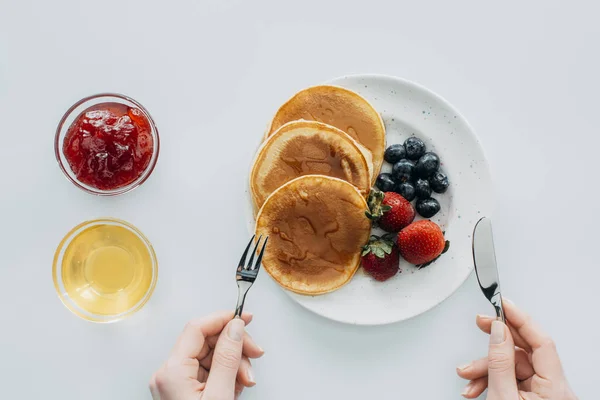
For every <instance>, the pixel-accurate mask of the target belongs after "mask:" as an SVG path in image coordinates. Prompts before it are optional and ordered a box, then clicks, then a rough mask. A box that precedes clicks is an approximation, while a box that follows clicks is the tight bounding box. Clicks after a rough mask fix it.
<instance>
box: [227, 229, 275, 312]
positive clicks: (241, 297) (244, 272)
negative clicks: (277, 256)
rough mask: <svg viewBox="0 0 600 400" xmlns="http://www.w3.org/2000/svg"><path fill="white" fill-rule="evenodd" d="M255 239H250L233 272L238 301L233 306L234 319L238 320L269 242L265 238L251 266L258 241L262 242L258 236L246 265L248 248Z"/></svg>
mask: <svg viewBox="0 0 600 400" xmlns="http://www.w3.org/2000/svg"><path fill="white" fill-rule="evenodd" d="M255 237H256V235H253V236H252V239H250V243H248V246H246V250H245V251H244V254H242V258H241V260H240V264H239V265H238V267H237V270H236V272H235V280H236V281H237V285H238V299H237V305H236V306H235V316H234V318H239V317H240V316H241V315H242V310H243V309H244V301H246V294H247V293H248V290H250V288H251V287H252V284H253V283H254V281H255V280H256V276H257V275H258V271H259V270H260V262H261V261H262V258H263V254H264V253H265V248H266V247H267V242H268V241H269V237H268V236H267V238H266V239H265V242H264V244H263V246H262V249H261V250H260V254H259V255H258V259H257V260H256V263H255V264H254V265H253V262H254V256H255V255H256V249H258V246H259V245H260V241H261V240H262V235H260V237H259V238H258V241H257V242H256V245H255V246H254V249H253V250H252V255H251V256H250V260H249V261H248V264H246V256H247V255H248V250H250V246H251V245H252V242H253V241H254V238H255Z"/></svg>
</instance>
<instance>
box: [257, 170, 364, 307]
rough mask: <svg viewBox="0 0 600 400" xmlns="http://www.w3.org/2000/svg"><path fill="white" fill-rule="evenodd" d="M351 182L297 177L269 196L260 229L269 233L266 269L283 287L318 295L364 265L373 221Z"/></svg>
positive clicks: (262, 210)
mask: <svg viewBox="0 0 600 400" xmlns="http://www.w3.org/2000/svg"><path fill="white" fill-rule="evenodd" d="M366 208H367V203H366V201H365V199H364V197H363V196H362V195H361V193H360V192H359V191H358V189H356V187H355V186H353V185H351V184H350V183H348V182H346V181H344V180H341V179H338V178H332V177H328V176H324V175H305V176H302V177H299V178H296V179H294V180H292V181H290V182H288V183H286V184H285V185H283V186H282V187H280V188H279V189H277V190H276V191H274V192H273V193H272V194H271V196H269V197H268V198H267V200H266V201H265V204H264V205H263V207H262V208H261V210H260V211H259V213H258V216H257V218H256V234H257V235H265V236H266V235H268V236H269V245H268V246H267V249H266V250H265V255H264V258H263V260H262V264H263V267H264V268H265V270H266V271H267V272H268V273H269V274H270V275H271V276H272V277H273V278H274V279H275V280H276V281H277V282H278V283H279V284H280V285H281V286H283V287H284V288H286V289H288V290H291V291H293V292H296V293H300V294H307V295H317V294H323V293H328V292H331V291H333V290H336V289H339V288H340V287H342V286H343V285H344V284H346V283H347V282H348V281H349V280H350V279H351V278H352V276H353V275H354V273H355V272H356V270H357V269H358V267H359V265H360V253H361V248H362V246H363V245H364V244H365V243H366V242H367V241H368V240H369V235H370V233H371V223H370V221H369V219H368V218H367V217H366V216H365V210H366Z"/></svg>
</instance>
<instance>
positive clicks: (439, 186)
mask: <svg viewBox="0 0 600 400" xmlns="http://www.w3.org/2000/svg"><path fill="white" fill-rule="evenodd" d="M429 186H431V189H433V191H434V192H436V193H444V192H445V191H446V190H448V186H450V182H448V177H447V176H446V174H444V173H443V172H440V171H438V172H436V173H434V174H433V175H432V176H431V177H430V178H429Z"/></svg>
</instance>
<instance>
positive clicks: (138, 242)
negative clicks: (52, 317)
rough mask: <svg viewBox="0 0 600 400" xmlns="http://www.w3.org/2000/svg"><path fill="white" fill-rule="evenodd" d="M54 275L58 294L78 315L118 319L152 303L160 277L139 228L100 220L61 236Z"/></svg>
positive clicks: (104, 219)
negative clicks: (150, 301) (149, 301)
mask: <svg viewBox="0 0 600 400" xmlns="http://www.w3.org/2000/svg"><path fill="white" fill-rule="evenodd" d="M52 278H53V280H54V288H55V289H56V293H57V294H58V297H59V298H60V300H61V301H62V302H63V304H64V305H65V306H66V307H67V308H68V309H69V310H70V311H71V312H73V313H74V314H75V315H77V316H79V317H81V318H83V319H85V320H88V321H92V322H104V323H107V322H116V321H119V320H122V319H124V318H126V317H128V316H130V315H132V314H134V313H135V312H136V311H138V310H140V309H141V308H142V307H143V306H144V305H145V304H146V303H147V302H148V300H149V299H150V297H151V296H152V293H153V291H154V287H155V286H156V281H157V279H158V262H157V259H156V254H155V252H154V249H153V248H152V245H151V244H150V242H149V241H148V239H147V238H146V237H145V236H144V234H143V233H142V232H140V231H139V230H138V229H137V228H136V227H134V226H133V225H131V224H129V223H127V222H125V221H121V220H118V219H113V218H100V219H96V220H91V221H86V222H83V223H81V224H79V225H77V226H76V227H75V228H73V229H72V230H71V231H70V232H69V233H68V234H67V235H66V236H65V237H64V238H63V239H62V241H61V242H60V244H59V245H58V248H57V249H56V253H55V254H54V262H53V265H52Z"/></svg>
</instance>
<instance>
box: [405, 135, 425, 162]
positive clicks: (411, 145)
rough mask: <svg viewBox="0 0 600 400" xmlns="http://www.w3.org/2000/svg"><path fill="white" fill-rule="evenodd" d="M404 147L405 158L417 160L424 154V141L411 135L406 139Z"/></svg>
mask: <svg viewBox="0 0 600 400" xmlns="http://www.w3.org/2000/svg"><path fill="white" fill-rule="evenodd" d="M404 147H405V148H406V158H408V159H409V160H418V159H419V158H420V157H421V156H422V155H423V154H425V142H423V141H422V140H421V139H419V138H417V137H414V136H411V137H409V138H408V139H406V140H405V141H404Z"/></svg>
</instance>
